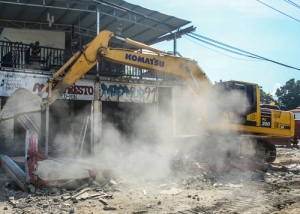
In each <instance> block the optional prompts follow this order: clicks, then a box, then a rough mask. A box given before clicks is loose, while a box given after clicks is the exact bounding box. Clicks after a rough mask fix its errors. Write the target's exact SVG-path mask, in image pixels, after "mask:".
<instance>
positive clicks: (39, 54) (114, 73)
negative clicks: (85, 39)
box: [0, 41, 173, 80]
mask: <svg viewBox="0 0 300 214" xmlns="http://www.w3.org/2000/svg"><path fill="white" fill-rule="evenodd" d="M72 54H73V53H72V51H71V50H67V49H59V48H52V47H45V46H39V45H38V44H23V43H18V42H7V41H0V66H1V67H3V68H6V67H8V68H9V67H10V68H17V69H32V70H46V71H53V72H55V71H56V70H58V69H59V68H60V67H61V66H62V65H63V64H64V63H65V62H66V61H67V60H68V59H70V58H71V56H72ZM99 70H100V71H99V74H100V76H110V77H119V78H134V79H151V80H164V79H170V78H173V77H171V76H170V75H164V74H161V73H156V72H151V71H147V70H144V69H139V68H136V67H132V66H126V65H121V64H117V63H113V62H109V61H106V60H101V61H100V62H99ZM89 74H96V67H94V68H93V69H91V70H90V71H89Z"/></svg>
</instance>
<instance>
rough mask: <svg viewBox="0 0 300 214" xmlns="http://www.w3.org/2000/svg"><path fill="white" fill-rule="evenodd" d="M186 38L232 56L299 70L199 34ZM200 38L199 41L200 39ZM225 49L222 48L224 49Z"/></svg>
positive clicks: (191, 34) (192, 34)
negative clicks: (227, 52) (229, 53)
mask: <svg viewBox="0 0 300 214" xmlns="http://www.w3.org/2000/svg"><path fill="white" fill-rule="evenodd" d="M187 36H189V37H191V38H194V39H196V40H198V41H201V42H204V43H206V44H209V45H212V46H214V47H217V48H220V49H222V50H225V51H229V52H231V53H234V54H237V55H241V56H246V57H250V58H254V59H260V60H265V61H269V62H272V63H275V64H278V65H281V66H284V67H287V68H291V69H295V70H299V71H300V68H296V67H293V66H290V65H286V64H284V63H281V62H277V61H274V60H271V59H268V58H265V57H262V56H259V55H256V54H253V53H250V52H248V51H244V50H242V49H239V48H235V47H233V46H230V45H227V44H225V43H222V42H218V41H216V40H213V39H210V38H208V37H204V36H201V35H199V34H196V33H189V34H187ZM200 38H201V39H200ZM205 40H208V41H209V42H208V41H205ZM213 43H216V44H218V45H216V44H213ZM222 46H224V47H226V48H224V47H222Z"/></svg>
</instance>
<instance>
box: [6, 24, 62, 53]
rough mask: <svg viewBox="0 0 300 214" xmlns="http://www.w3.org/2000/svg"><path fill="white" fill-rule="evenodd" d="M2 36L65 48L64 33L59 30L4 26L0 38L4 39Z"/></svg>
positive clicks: (25, 42) (15, 40) (14, 40)
mask: <svg viewBox="0 0 300 214" xmlns="http://www.w3.org/2000/svg"><path fill="white" fill-rule="evenodd" d="M4 37H6V38H8V39H9V40H10V41H12V42H22V43H23V44H30V43H35V42H36V41H39V42H40V45H41V46H49V47H53V48H62V49H64V48H65V33H64V32H60V31H48V30H30V29H14V28H4V29H3V31H2V33H1V35H0V40H4V41H5V39H4Z"/></svg>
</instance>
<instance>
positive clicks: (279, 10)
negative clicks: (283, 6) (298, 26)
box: [257, 0, 300, 22]
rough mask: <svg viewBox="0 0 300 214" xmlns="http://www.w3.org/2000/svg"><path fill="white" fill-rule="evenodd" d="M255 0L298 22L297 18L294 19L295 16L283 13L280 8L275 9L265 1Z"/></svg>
mask: <svg viewBox="0 0 300 214" xmlns="http://www.w3.org/2000/svg"><path fill="white" fill-rule="evenodd" d="M257 1H258V2H260V3H262V4H264V5H266V6H267V7H269V8H271V9H273V10H276V11H277V12H279V13H281V14H283V15H285V16H287V17H290V18H291V19H294V20H296V21H298V22H300V20H299V19H296V18H294V17H292V16H290V15H288V14H286V13H284V12H281V11H280V10H277V9H275V8H274V7H271V6H270V5H267V4H266V3H263V2H261V1H259V0H257Z"/></svg>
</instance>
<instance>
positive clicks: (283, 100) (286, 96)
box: [276, 79, 300, 110]
mask: <svg viewBox="0 0 300 214" xmlns="http://www.w3.org/2000/svg"><path fill="white" fill-rule="evenodd" d="M276 96H277V97H278V103H279V106H280V108H281V109H283V110H292V109H295V108H297V107H298V106H300V80H297V81H295V79H290V80H289V81H287V82H286V83H285V85H283V86H281V87H280V88H278V89H277V91H276Z"/></svg>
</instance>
